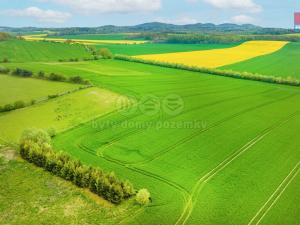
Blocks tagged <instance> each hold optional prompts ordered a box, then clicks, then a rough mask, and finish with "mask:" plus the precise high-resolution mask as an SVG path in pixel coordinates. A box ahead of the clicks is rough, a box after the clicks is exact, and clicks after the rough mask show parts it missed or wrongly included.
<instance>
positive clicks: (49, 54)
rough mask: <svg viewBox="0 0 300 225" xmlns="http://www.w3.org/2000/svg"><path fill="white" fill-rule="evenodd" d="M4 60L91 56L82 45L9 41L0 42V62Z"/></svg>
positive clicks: (22, 60) (26, 60) (54, 59)
mask: <svg viewBox="0 0 300 225" xmlns="http://www.w3.org/2000/svg"><path fill="white" fill-rule="evenodd" d="M5 58H6V59H8V60H9V61H10V62H29V61H57V60H59V59H70V58H78V59H82V58H91V55H90V53H89V52H88V51H87V50H86V48H85V47H84V46H82V45H68V44H63V43H54V42H43V41H38V42H37V41H32V42H31V41H21V40H10V41H1V42H0V61H2V60H3V59H5Z"/></svg>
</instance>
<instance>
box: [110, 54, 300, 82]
mask: <svg viewBox="0 0 300 225" xmlns="http://www.w3.org/2000/svg"><path fill="white" fill-rule="evenodd" d="M115 59H118V60H124V61H129V62H137V63H143V64H149V65H155V66H162V67H168V68H173V69H182V70H188V71H193V72H200V73H206V74H211V75H218V76H224V77H232V78H238V79H245V80H253V81H261V82H266V83H274V84H284V85H290V86H300V80H298V79H295V78H292V77H288V78H282V77H275V76H268V75H262V74H257V73H255V74H254V73H249V72H237V71H232V70H220V69H212V68H204V67H195V66H187V65H183V64H175V63H167V62H160V61H153V60H144V59H139V58H135V57H130V56H124V55H116V56H115Z"/></svg>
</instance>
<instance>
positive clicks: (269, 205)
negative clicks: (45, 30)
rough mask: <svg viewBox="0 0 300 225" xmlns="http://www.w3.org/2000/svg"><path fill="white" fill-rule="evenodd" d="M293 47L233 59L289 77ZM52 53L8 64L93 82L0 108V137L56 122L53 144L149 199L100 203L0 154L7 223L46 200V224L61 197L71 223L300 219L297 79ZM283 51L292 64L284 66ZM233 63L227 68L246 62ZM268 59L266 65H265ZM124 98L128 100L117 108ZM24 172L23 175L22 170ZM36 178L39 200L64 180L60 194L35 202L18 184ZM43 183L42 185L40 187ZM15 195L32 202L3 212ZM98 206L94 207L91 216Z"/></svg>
mask: <svg viewBox="0 0 300 225" xmlns="http://www.w3.org/2000/svg"><path fill="white" fill-rule="evenodd" d="M54 45H55V44H54ZM109 46H111V47H109ZM112 46H114V47H112ZM98 47H101V46H98ZM102 47H108V48H110V49H111V50H112V51H113V52H114V53H120V54H127V55H138V54H147V53H149V54H153V53H162V52H177V51H192V50H199V49H203V50H204V49H213V48H225V47H230V45H165V44H145V45H132V46H129V45H128V46H127V45H118V46H115V45H103V46H102ZM197 47H198V48H199V49H195V48H197ZM231 47H232V45H231ZM298 47H299V45H298V44H297V43H292V44H289V45H288V46H287V47H285V48H283V49H282V50H280V51H278V52H276V53H274V54H271V55H267V56H262V57H257V58H255V59H252V60H249V61H245V62H242V63H240V64H238V65H242V64H243V63H244V64H247V65H248V66H247V67H246V66H245V67H243V68H245V71H250V72H259V73H263V74H270V75H280V74H282V75H281V76H283V75H287V76H288V74H286V72H287V71H290V73H291V72H297V71H298V67H297V62H296V59H297V57H296V56H298V52H297V51H296V49H297V48H298ZM114 48H115V49H114ZM259 59H260V60H259ZM255 60H256V62H255V63H253V64H252V63H250V62H251V61H255ZM33 61H34V60H33ZM49 61H51V60H50V58H48V59H45V60H44V61H40V62H24V63H17V62H15V63H6V64H1V65H2V66H5V67H7V68H10V69H14V68H16V67H19V68H23V69H28V70H31V71H33V72H39V71H44V72H45V73H51V72H55V73H58V74H63V75H65V76H74V75H80V76H81V77H82V78H84V79H88V80H90V81H91V82H92V83H93V84H94V85H95V87H93V88H88V89H85V90H81V91H78V92H76V93H72V94H68V95H65V96H62V97H59V98H56V99H52V100H49V101H46V102H43V103H40V104H37V105H34V106H31V107H27V108H25V109H20V110H16V111H13V112H9V113H5V114H1V115H0V138H1V139H4V140H5V141H9V142H16V141H17V140H18V137H19V136H20V133H21V132H22V130H23V129H25V128H28V127H38V128H49V127H55V128H56V130H57V131H58V135H57V136H56V137H55V138H54V139H53V145H54V147H55V149H56V150H58V151H65V152H68V153H70V154H71V155H72V156H74V157H75V158H78V159H80V160H82V161H83V162H84V163H86V164H87V165H93V166H96V167H97V166H100V167H101V168H103V169H104V170H105V171H115V172H116V174H117V175H118V177H120V178H122V179H129V180H130V181H131V182H132V183H133V184H134V186H135V187H136V188H137V189H140V188H147V189H149V191H150V192H151V196H152V202H151V204H149V205H148V206H146V207H145V208H143V207H137V206H136V205H134V206H130V207H129V208H128V207H127V206H128V204H131V201H129V202H125V206H124V205H121V206H115V208H113V209H107V208H106V206H101V205H100V206H95V207H93V206H92V205H91V204H94V202H93V201H90V200H89V199H86V198H87V197H86V195H85V194H83V195H81V194H78V192H79V191H78V190H77V189H76V190H75V188H74V187H72V186H70V187H69V188H65V187H66V186H65V185H66V184H61V185H63V186H59V185H58V184H57V183H56V182H58V181H57V180H59V179H57V178H52V179H51V182H54V183H55V185H54V186H55V187H56V189H53V190H49V186H47V185H45V182H46V178H44V177H42V175H40V174H42V172H41V171H40V170H37V169H35V168H34V167H32V166H30V170H26V171H25V172H22V171H21V169H22V167H23V166H24V162H20V161H14V160H13V161H10V162H9V164H8V165H4V161H3V157H2V159H1V158H0V171H1V172H2V171H4V173H0V178H1V180H7V179H9V182H10V186H6V185H4V184H3V183H1V185H2V186H3V187H2V193H5V192H6V191H7V192H9V193H8V195H7V196H8V197H3V196H6V195H4V194H1V193H0V200H1V201H0V223H2V222H3V223H4V224H5V223H11V224H14V223H15V224H19V223H20V222H23V223H25V224H28V223H31V222H32V218H31V215H33V214H34V213H37V211H38V209H37V206H36V205H35V204H38V206H40V205H46V208H47V209H48V210H46V211H42V214H38V217H37V221H38V222H41V223H43V222H44V223H47V222H48V220H49V221H53V220H55V219H56V218H58V219H57V220H55V221H57V222H58V223H59V222H60V221H61V220H60V219H61V216H62V214H63V213H65V211H63V209H62V206H64V205H67V206H68V207H70V205H72V206H73V207H75V206H77V205H79V206H81V207H80V208H79V209H77V208H76V210H77V211H76V212H73V214H71V215H72V216H70V217H69V221H68V222H67V223H68V224H78V223H80V224H85V223H86V224H105V225H106V224H128V225H129V224H130V225H139V224H143V225H153V224H155V225H156V224H159V225H160V224H161V225H182V224H189V225H198V224H204V225H210V224H211V225H219V224H220V225H223V224H249V225H250V224H251V225H252V224H258V223H260V224H268V225H273V224H280V225H281V224H284V225H295V224H297V223H298V222H299V219H300V218H299V215H300V207H299V203H298V202H299V199H300V192H299V190H298V189H299V188H298V186H299V173H300V152H299V139H300V134H299V132H298V130H299V125H300V105H299V102H300V89H299V87H292V86H287V85H279V84H269V83H263V82H258V81H249V80H241V79H233V78H227V77H221V76H215V75H208V74H203V73H198V72H190V71H185V70H178V69H171V68H165V67H159V66H152V65H146V64H140V63H133V62H125V61H118V60H98V61H88V62H87V61H82V62H64V63H59V62H49ZM279 62H281V63H279ZM288 62H289V63H291V64H290V65H291V66H290V67H288V66H282V63H283V64H288ZM238 65H230V66H227V67H226V69H233V70H239V71H244V69H241V70H240V69H238ZM255 66H256V67H255ZM273 68H277V69H273ZM262 69H265V71H269V72H263V71H259V70H262ZM275 72H276V74H274V73H275ZM295 74H296V73H295ZM289 75H290V74H289ZM3 77H4V79H19V78H14V77H9V78H8V76H3ZM0 79H1V76H0ZM20 81H21V80H20ZM26 81H27V80H26ZM29 81H31V80H29ZM7 82H8V81H7ZM16 82H17V81H16ZM24 82H25V80H24ZM38 82H41V81H38ZM43 82H47V81H43ZM8 83H9V82H8ZM10 83H12V82H10ZM0 84H1V80H0ZM47 84H48V85H49V89H50V88H53V89H54V88H55V87H52V85H53V84H55V83H52V82H47ZM47 84H46V83H45V85H47ZM10 85H12V84H10ZM14 85H18V84H15V83H14ZM33 85H34V84H30V83H28V86H25V88H24V89H18V91H19V93H18V94H17V95H16V96H18V95H21V93H22V91H23V92H24V93H26V94H24V95H25V96H27V95H30V98H31V95H32V96H33V95H34V94H36V93H31V92H28V91H27V89H28V88H29V87H33ZM50 86H51V87H50ZM10 90H13V89H12V88H9V90H7V92H8V94H7V95H9V96H10V97H11V98H12V99H16V96H13V93H14V92H13V91H10ZM40 91H43V93H44V92H46V91H47V88H42V87H41V90H40ZM37 92H39V91H37ZM0 93H1V91H0ZM40 93H41V92H39V93H37V95H40ZM12 96H13V97H12ZM7 98H9V97H5V101H6V99H7ZM124 105H125V106H128V105H129V106H131V107H130V108H126V107H125V109H122V108H121V106H124ZM1 139H0V140H1ZM2 155H3V154H2ZM4 156H5V154H4ZM4 158H5V157H4ZM11 171H14V174H16V175H12V174H13V172H11ZM22 173H24V175H23V177H25V178H26V181H25V182H21V181H20V180H19V179H20V177H22ZM48 175H49V174H47V176H48ZM14 176H16V177H14ZM23 177H22V178H23ZM49 177H50V176H49ZM20 182H21V184H22V185H20V190H21V191H20V192H18V194H16V193H17V191H18V189H16V188H10V187H11V186H13V187H14V186H17V184H19V183H20ZM32 183H34V184H33V185H34V186H33V188H32V189H37V194H36V195H38V196H40V199H48V198H50V197H49V196H52V195H54V196H56V194H57V193H61V192H62V191H61V190H65V189H67V190H65V192H63V193H64V194H65V195H62V198H61V199H57V198H55V199H54V200H53V201H51V202H49V201H46V200H43V201H42V200H40V201H38V200H35V197H36V196H35V197H31V198H33V200H32V201H31V200H27V199H31V198H30V196H32V195H34V194H33V192H29V193H28V196H27V195H25V194H24V195H22V193H26V189H28V186H30V184H32ZM40 183H42V184H44V185H42V186H41V185H40V186H39V185H38V184H40ZM51 185H53V184H51ZM51 185H50V186H51ZM0 187H1V186H0ZM51 187H52V186H51ZM62 187H63V188H62ZM10 189H11V191H8V190H10ZM15 195H17V196H18V198H17V199H14V196H15ZM36 198H38V197H36ZM2 199H3V201H2ZM37 201H38V203H36V202H37ZM86 201H87V202H86ZM1 202H5V203H1ZM18 202H25V203H23V204H25V205H26V209H28V211H29V212H28V213H27V212H26V213H25V212H17V214H16V215H15V216H14V217H13V216H8V217H7V216H6V217H1V213H2V215H11V212H12V209H13V208H12V207H9V206H10V205H14V204H17V203H18ZM78 202H79V203H78ZM34 203H35V204H34ZM126 204H127V205H126ZM82 205H84V206H86V207H84V206H82ZM68 207H67V208H68ZM100 208H101V209H100ZM71 209H73V208H72V207H71ZM97 210H99V214H98V215H97V216H94V215H95V212H96V211H97ZM38 212H40V211H38ZM24 214H25V215H26V217H25V216H24ZM84 214H86V216H84ZM43 215H45V217H44V220H43V217H42V216H43ZM114 215H116V216H114ZM112 217H113V219H112ZM3 218H4V219H3ZM11 218H13V219H11ZM1 219H2V221H1ZM51 219H52V220H51ZM11 221H12V222H11ZM38 222H37V224H38ZM33 224H34V222H33Z"/></svg>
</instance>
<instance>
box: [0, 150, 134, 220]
mask: <svg viewBox="0 0 300 225" xmlns="http://www.w3.org/2000/svg"><path fill="white" fill-rule="evenodd" d="M0 180H1V181H5V182H0V224H11V225H18V224H32V225H40V224H79V223H80V224H103V225H113V224H116V223H117V222H120V221H126V220H127V219H128V215H130V214H132V213H134V212H135V211H136V210H140V209H139V207H137V206H135V205H133V204H132V201H131V202H127V203H125V204H122V205H121V206H118V207H116V206H114V205H112V204H110V203H108V202H106V201H104V200H102V199H100V198H99V197H96V196H94V195H93V194H89V193H88V192H87V191H85V190H81V189H80V188H76V187H75V186H74V185H72V184H70V183H69V182H66V181H64V180H62V179H60V178H57V177H54V176H53V175H51V174H50V173H46V172H44V171H43V170H41V169H39V168H36V167H35V166H33V165H31V164H29V163H27V162H24V161H22V160H21V159H20V158H19V157H18V156H17V155H16V153H15V152H14V151H12V150H10V149H0ZM66 221H68V222H66Z"/></svg>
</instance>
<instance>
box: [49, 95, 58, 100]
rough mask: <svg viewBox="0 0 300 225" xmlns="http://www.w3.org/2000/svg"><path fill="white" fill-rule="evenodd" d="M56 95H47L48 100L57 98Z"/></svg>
mask: <svg viewBox="0 0 300 225" xmlns="http://www.w3.org/2000/svg"><path fill="white" fill-rule="evenodd" d="M57 97H58V94H54V95H48V99H53V98H57Z"/></svg>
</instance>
